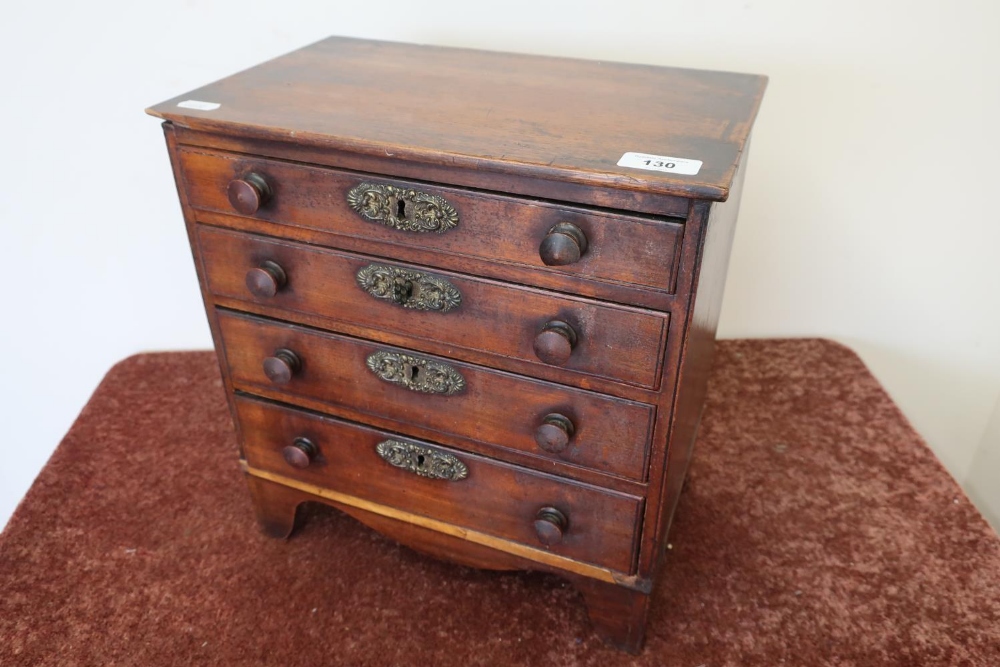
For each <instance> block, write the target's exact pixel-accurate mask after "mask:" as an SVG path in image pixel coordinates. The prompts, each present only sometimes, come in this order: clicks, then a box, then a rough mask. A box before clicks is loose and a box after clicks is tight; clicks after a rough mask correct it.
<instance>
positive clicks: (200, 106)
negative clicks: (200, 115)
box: [177, 100, 222, 111]
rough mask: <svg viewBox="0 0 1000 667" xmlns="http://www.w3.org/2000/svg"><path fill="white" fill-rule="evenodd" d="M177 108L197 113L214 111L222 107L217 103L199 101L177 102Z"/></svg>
mask: <svg viewBox="0 0 1000 667" xmlns="http://www.w3.org/2000/svg"><path fill="white" fill-rule="evenodd" d="M177 106H179V107H180V108H182V109H197V110H198V111H215V110H216V109H218V108H219V107H221V106H222V105H221V104H219V103H218V102H202V101H201V100H184V101H183V102H178V103H177Z"/></svg>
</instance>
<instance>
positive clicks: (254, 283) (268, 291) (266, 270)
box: [246, 261, 288, 299]
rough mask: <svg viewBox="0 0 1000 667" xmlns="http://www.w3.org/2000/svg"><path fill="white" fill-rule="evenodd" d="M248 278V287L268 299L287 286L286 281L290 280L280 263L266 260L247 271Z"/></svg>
mask: <svg viewBox="0 0 1000 667" xmlns="http://www.w3.org/2000/svg"><path fill="white" fill-rule="evenodd" d="M246 280H247V289H248V290H250V293H251V294H253V295H254V296H257V297H260V298H262V299H267V298H270V297H272V296H274V295H275V294H277V293H278V290H280V289H281V288H282V287H284V286H285V283H287V282H288V276H287V275H286V274H285V270H284V269H283V268H281V266H280V265H279V264H277V263H276V262H272V261H266V262H264V263H262V264H261V265H260V266H258V267H257V268H256V269H250V270H249V271H247V278H246Z"/></svg>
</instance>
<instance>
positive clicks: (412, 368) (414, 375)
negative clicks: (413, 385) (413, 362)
mask: <svg viewBox="0 0 1000 667" xmlns="http://www.w3.org/2000/svg"><path fill="white" fill-rule="evenodd" d="M419 374H420V367H419V366H410V379H411V380H416V379H417V375H419Z"/></svg>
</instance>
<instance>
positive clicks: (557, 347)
mask: <svg viewBox="0 0 1000 667" xmlns="http://www.w3.org/2000/svg"><path fill="white" fill-rule="evenodd" d="M575 345H576V332H575V331H573V327H571V326H570V325H568V324H566V323H565V322H561V321H559V320H552V321H551V322H547V323H546V324H545V326H544V327H542V330H541V332H540V333H539V334H538V335H537V336H535V345H534V347H535V356H536V357H538V358H539V359H541V360H542V361H544V362H545V363H547V364H553V365H555V366H562V365H563V364H565V363H566V362H567V361H569V357H570V355H571V354H573V347H574V346H575Z"/></svg>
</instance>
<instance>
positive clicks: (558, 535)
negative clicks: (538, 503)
mask: <svg viewBox="0 0 1000 667" xmlns="http://www.w3.org/2000/svg"><path fill="white" fill-rule="evenodd" d="M568 527H569V519H567V518H566V515H565V514H563V513H562V512H560V511H559V510H557V509H556V508H555V507H543V508H542V509H540V510H538V514H536V515H535V533H536V534H537V535H538V539H539V541H541V543H542V544H544V545H547V546H552V545H553V544H559V542H561V541H562V538H563V533H565V532H566V529H567V528H568Z"/></svg>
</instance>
